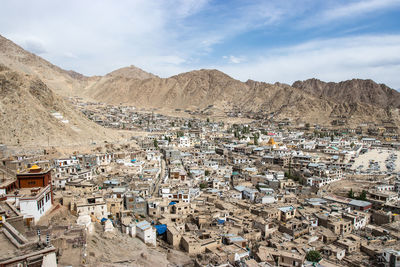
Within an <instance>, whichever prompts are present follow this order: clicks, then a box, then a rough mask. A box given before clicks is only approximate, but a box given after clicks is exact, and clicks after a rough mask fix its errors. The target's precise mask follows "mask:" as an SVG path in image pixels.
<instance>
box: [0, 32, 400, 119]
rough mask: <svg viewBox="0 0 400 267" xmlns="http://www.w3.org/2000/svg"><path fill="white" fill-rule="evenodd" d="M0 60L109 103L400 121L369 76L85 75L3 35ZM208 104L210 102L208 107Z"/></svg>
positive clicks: (395, 98) (394, 96) (65, 92)
mask: <svg viewBox="0 0 400 267" xmlns="http://www.w3.org/2000/svg"><path fill="white" fill-rule="evenodd" d="M0 63H3V64H4V65H5V66H7V67H9V68H10V69H12V70H16V71H18V72H21V73H25V74H28V75H31V76H32V77H36V78H38V79H39V80H41V81H42V82H43V83H44V84H45V85H46V86H47V87H48V88H49V89H50V90H51V91H53V92H55V93H56V94H58V95H61V96H73V95H76V96H80V97H83V98H86V99H88V100H95V101H99V102H105V103H110V104H128V105H134V106H137V107H144V108H159V109H177V108H179V109H191V110H199V109H200V110H206V109H207V110H208V111H211V112H214V114H219V115H221V114H224V112H226V111H232V110H235V111H242V112H243V111H252V112H256V113H263V114H271V113H274V116H275V118H291V119H293V120H296V121H302V122H310V123H312V122H315V123H320V124H326V125H328V124H330V123H331V121H332V120H333V119H335V118H337V117H343V116H345V117H347V119H348V122H349V123H358V122H361V121H372V122H378V123H379V122H381V121H382V120H388V119H392V120H394V121H395V122H396V123H399V119H398V117H399V115H398V114H399V107H400V97H399V95H400V94H399V93H398V92H397V91H395V90H393V89H390V88H388V87H387V86H385V85H383V84H376V83H375V82H373V81H371V80H351V81H344V82H340V83H325V82H322V81H319V80H316V79H310V80H307V81H298V82H295V83H294V84H293V85H292V86H290V85H286V84H280V83H276V84H268V83H264V82H256V81H251V80H249V81H247V82H245V83H243V82H241V81H238V80H235V79H233V78H231V77H229V76H228V75H226V74H225V73H222V72H220V71H218V70H204V69H203V70H196V71H191V72H186V73H181V74H179V75H175V76H172V77H170V78H159V77H157V76H155V75H153V74H151V73H148V72H145V71H143V70H141V69H139V68H137V67H134V66H129V67H126V68H121V69H118V70H116V71H113V72H111V73H109V74H107V75H105V76H94V77H86V76H84V75H82V74H79V73H76V72H74V71H65V70H63V69H61V68H59V67H57V66H55V65H53V64H51V63H49V62H48V61H46V60H44V59H42V58H40V57H38V56H36V55H34V54H32V53H29V52H27V51H25V50H24V49H22V48H21V47H19V46H18V45H16V44H14V43H13V42H11V41H9V40H7V39H6V38H3V37H1V36H0ZM210 107H212V108H211V109H210Z"/></svg>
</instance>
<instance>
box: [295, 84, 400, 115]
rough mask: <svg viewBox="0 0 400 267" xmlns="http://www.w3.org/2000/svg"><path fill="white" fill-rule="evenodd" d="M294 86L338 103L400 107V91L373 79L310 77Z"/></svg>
mask: <svg viewBox="0 0 400 267" xmlns="http://www.w3.org/2000/svg"><path fill="white" fill-rule="evenodd" d="M292 86H293V87H295V88H299V89H301V90H303V91H305V92H308V93H310V94H311V95H314V96H316V97H323V98H326V99H331V100H333V101H335V102H338V103H348V104H350V103H361V104H369V105H372V106H377V107H380V108H384V109H386V108H400V93H399V92H397V91H396V90H393V89H391V88H389V87H387V86H386V85H384V84H377V83H375V82H374V81H372V80H360V79H353V80H349V81H343V82H339V83H334V82H329V83H326V82H323V81H320V80H318V79H309V80H306V81H297V82H295V83H293V85H292Z"/></svg>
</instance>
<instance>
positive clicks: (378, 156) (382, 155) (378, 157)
mask: <svg viewBox="0 0 400 267" xmlns="http://www.w3.org/2000/svg"><path fill="white" fill-rule="evenodd" d="M392 153H395V154H397V160H396V161H395V164H396V168H395V171H396V172H399V171H400V151H393V150H390V151H389V150H383V149H372V150H369V151H368V152H367V153H365V154H363V155H360V156H359V157H358V158H356V160H355V162H354V164H353V167H352V169H354V170H355V169H357V168H358V167H359V166H361V165H362V166H363V167H362V168H360V170H364V171H366V170H367V169H368V166H369V161H370V160H374V161H375V162H378V164H379V166H380V169H381V171H386V164H385V160H386V159H387V158H389V155H390V154H392Z"/></svg>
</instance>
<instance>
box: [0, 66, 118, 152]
mask: <svg viewBox="0 0 400 267" xmlns="http://www.w3.org/2000/svg"><path fill="white" fill-rule="evenodd" d="M0 112H1V116H0V125H2V126H1V127H0V143H6V144H9V145H12V144H14V145H17V144H20V145H34V146H40V145H47V144H50V145H62V144H63V145H66V144H79V143H80V144H89V141H91V140H105V139H109V138H110V137H114V134H112V133H111V132H110V130H108V129H103V128H102V127H100V126H98V125H96V124H95V123H93V122H91V121H89V120H87V119H86V118H84V117H82V115H81V114H80V113H78V112H77V111H75V110H74V109H73V108H72V107H71V106H70V105H69V104H68V103H66V102H65V101H64V100H63V99H62V98H60V97H59V96H57V95H55V94H54V93H53V91H52V90H50V89H49V88H48V87H47V85H46V84H45V83H44V82H42V81H41V80H40V79H39V78H37V77H35V76H31V75H27V74H22V73H20V72H17V71H13V70H10V69H9V68H8V67H5V66H4V65H1V64H0Z"/></svg>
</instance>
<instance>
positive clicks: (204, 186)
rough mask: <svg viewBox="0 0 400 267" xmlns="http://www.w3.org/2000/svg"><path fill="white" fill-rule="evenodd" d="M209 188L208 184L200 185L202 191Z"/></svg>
mask: <svg viewBox="0 0 400 267" xmlns="http://www.w3.org/2000/svg"><path fill="white" fill-rule="evenodd" d="M207 187H208V185H207V184H206V183H201V184H200V189H204V188H207Z"/></svg>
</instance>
